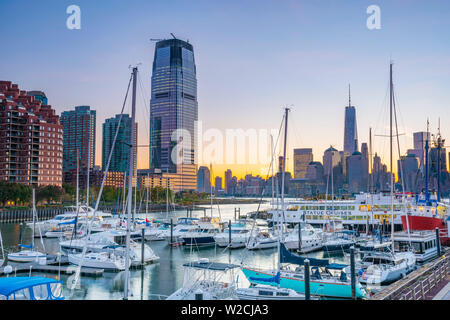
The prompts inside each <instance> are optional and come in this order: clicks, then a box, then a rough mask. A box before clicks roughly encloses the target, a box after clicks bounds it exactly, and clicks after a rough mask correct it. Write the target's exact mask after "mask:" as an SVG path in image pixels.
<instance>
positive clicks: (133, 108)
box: [124, 67, 138, 300]
mask: <svg viewBox="0 0 450 320" xmlns="http://www.w3.org/2000/svg"><path fill="white" fill-rule="evenodd" d="M137 72H138V69H137V67H133V96H132V98H131V101H132V103H131V138H130V156H129V162H130V163H129V165H130V166H129V171H128V172H129V177H128V203H127V207H128V210H127V211H128V212H127V238H126V258H125V286H124V300H128V295H129V278H130V226H131V211H132V208H131V202H132V195H133V194H132V192H133V175H134V150H135V149H134V148H135V147H136V145H135V142H134V140H135V138H134V137H135V118H136V79H137Z"/></svg>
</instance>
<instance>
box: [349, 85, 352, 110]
mask: <svg viewBox="0 0 450 320" xmlns="http://www.w3.org/2000/svg"><path fill="white" fill-rule="evenodd" d="M348 106H349V107H351V106H352V95H351V92H350V83H349V84H348Z"/></svg>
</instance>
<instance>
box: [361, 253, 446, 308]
mask: <svg viewBox="0 0 450 320" xmlns="http://www.w3.org/2000/svg"><path fill="white" fill-rule="evenodd" d="M449 282H450V252H449V250H447V251H446V253H445V254H443V255H442V256H441V257H438V258H436V259H435V260H433V261H431V262H429V263H427V264H425V265H424V266H422V267H421V268H419V269H417V270H415V271H413V272H411V273H410V274H408V275H407V276H406V277H405V278H403V279H401V280H398V281H396V282H394V283H393V284H391V285H389V286H387V287H386V288H385V289H383V290H381V291H380V292H378V293H376V294H375V295H373V296H372V297H371V298H370V299H371V300H432V299H434V297H436V295H437V294H438V293H439V292H440V290H442V289H443V288H444V287H446V285H447V284H448V283H449Z"/></svg>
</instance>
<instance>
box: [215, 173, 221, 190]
mask: <svg viewBox="0 0 450 320" xmlns="http://www.w3.org/2000/svg"><path fill="white" fill-rule="evenodd" d="M214 187H215V188H216V193H217V192H218V191H221V190H222V178H221V177H216V179H215V180H214Z"/></svg>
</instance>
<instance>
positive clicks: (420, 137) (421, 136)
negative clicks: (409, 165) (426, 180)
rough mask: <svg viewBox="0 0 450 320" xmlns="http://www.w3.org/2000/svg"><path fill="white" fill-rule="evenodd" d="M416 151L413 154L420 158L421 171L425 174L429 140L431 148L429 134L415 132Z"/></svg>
mask: <svg viewBox="0 0 450 320" xmlns="http://www.w3.org/2000/svg"><path fill="white" fill-rule="evenodd" d="M413 137H414V151H413V152H411V153H414V154H416V155H417V156H418V157H419V165H420V170H421V171H422V172H425V169H424V168H425V143H426V141H427V140H428V145H429V147H430V148H431V139H430V133H429V132H423V131H421V132H414V133H413Z"/></svg>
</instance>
